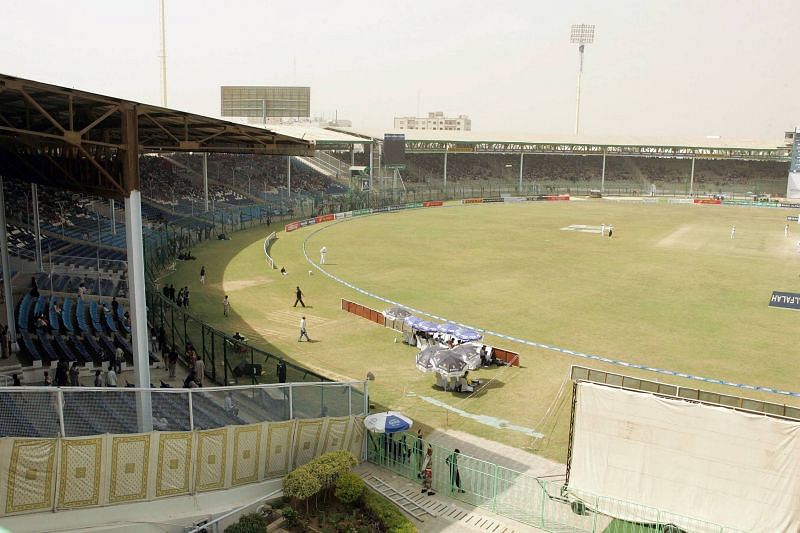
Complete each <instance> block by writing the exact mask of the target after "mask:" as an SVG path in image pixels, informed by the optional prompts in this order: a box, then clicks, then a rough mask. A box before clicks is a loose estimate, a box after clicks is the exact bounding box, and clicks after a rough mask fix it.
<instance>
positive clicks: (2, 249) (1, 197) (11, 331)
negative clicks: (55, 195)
mask: <svg viewBox="0 0 800 533" xmlns="http://www.w3.org/2000/svg"><path fill="white" fill-rule="evenodd" d="M5 196H6V195H5V190H4V189H3V176H2V175H0V263H1V264H2V266H3V297H4V298H5V302H6V322H8V338H9V339H11V351H12V352H18V351H19V344H17V321H16V319H15V315H14V295H13V293H12V291H11V265H10V261H9V259H8V234H7V232H6V198H5Z"/></svg>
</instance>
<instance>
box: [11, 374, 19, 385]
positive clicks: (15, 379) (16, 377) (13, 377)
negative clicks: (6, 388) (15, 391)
mask: <svg viewBox="0 0 800 533" xmlns="http://www.w3.org/2000/svg"><path fill="white" fill-rule="evenodd" d="M11 379H13V380H14V383H12V385H13V386H14V387H21V386H22V382H21V381H20V380H19V376H18V375H17V374H11Z"/></svg>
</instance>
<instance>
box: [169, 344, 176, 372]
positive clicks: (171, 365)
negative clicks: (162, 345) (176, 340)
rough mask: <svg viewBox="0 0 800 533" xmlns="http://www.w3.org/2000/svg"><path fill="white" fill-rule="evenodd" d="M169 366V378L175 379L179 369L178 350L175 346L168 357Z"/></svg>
mask: <svg viewBox="0 0 800 533" xmlns="http://www.w3.org/2000/svg"><path fill="white" fill-rule="evenodd" d="M168 364H169V377H171V378H174V377H175V369H176V368H177V367H178V350H176V349H175V346H173V347H172V349H171V350H170V351H169V355H168Z"/></svg>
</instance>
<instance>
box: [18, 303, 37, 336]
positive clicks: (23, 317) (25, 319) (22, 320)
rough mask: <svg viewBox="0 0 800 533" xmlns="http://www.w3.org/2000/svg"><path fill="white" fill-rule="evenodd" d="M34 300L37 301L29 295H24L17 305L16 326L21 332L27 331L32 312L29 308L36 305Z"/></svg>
mask: <svg viewBox="0 0 800 533" xmlns="http://www.w3.org/2000/svg"><path fill="white" fill-rule="evenodd" d="M36 300H37V299H36V298H34V297H33V296H31V295H30V294H26V295H25V296H23V297H22V302H21V303H20V304H19V313H18V318H17V325H18V326H19V327H20V328H21V329H23V330H27V329H28V324H29V322H30V318H31V317H30V315H31V311H32V309H31V306H32V305H35V304H36Z"/></svg>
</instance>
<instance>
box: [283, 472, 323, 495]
mask: <svg viewBox="0 0 800 533" xmlns="http://www.w3.org/2000/svg"><path fill="white" fill-rule="evenodd" d="M321 489H322V485H321V484H320V482H319V479H317V477H316V476H314V475H313V474H312V473H311V471H310V470H309V469H308V468H306V466H301V467H299V468H296V469H295V470H294V471H293V472H290V473H289V474H288V475H287V476H286V477H285V478H283V495H284V496H286V497H287V498H290V499H293V500H307V499H308V498H310V497H312V496H313V495H314V494H316V493H318V492H319V491H320V490H321Z"/></svg>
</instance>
